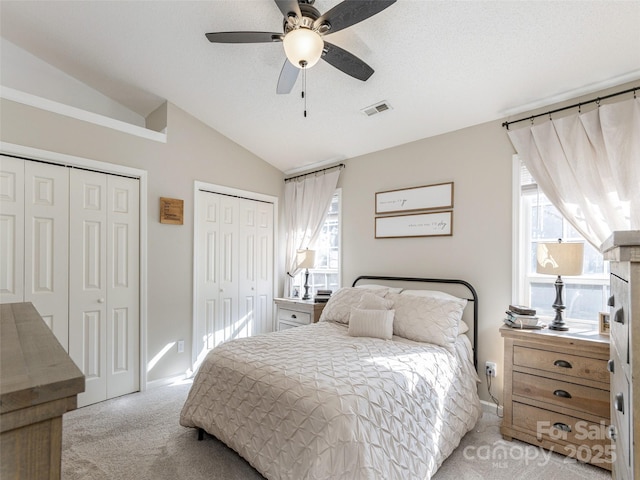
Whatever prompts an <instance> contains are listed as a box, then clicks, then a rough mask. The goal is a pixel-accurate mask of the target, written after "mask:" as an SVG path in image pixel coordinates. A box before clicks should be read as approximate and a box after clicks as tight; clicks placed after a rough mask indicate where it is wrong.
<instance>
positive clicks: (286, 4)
mask: <svg viewBox="0 0 640 480" xmlns="http://www.w3.org/2000/svg"><path fill="white" fill-rule="evenodd" d="M275 2H276V5H278V8H279V9H280V11H281V12H282V15H283V16H284V18H287V17H288V16H289V14H290V13H294V14H295V15H296V17H298V18H302V13H301V12H300V5H298V0H275Z"/></svg>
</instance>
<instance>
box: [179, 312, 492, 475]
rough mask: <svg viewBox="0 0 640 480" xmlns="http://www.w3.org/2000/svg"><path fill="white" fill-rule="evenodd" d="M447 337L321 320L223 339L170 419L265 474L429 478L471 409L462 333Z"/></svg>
mask: <svg viewBox="0 0 640 480" xmlns="http://www.w3.org/2000/svg"><path fill="white" fill-rule="evenodd" d="M394 338H396V337H394ZM463 339H464V340H463ZM456 346H457V348H456V352H455V353H452V352H450V351H448V350H446V349H444V348H442V347H439V346H435V345H429V344H418V343H415V342H409V341H404V342H401V341H393V340H380V339H374V338H364V337H361V338H355V337H350V336H348V335H347V327H346V326H344V325H338V324H334V323H328V322H320V323H317V324H313V325H308V326H304V327H297V328H292V329H288V330H285V331H282V332H277V333H271V334H266V335H258V336H255V337H250V338H244V339H240V340H234V341H229V342H227V343H224V344H222V345H219V346H218V347H216V348H215V349H214V350H212V351H211V352H210V353H209V355H208V356H207V357H206V359H205V360H204V362H203V363H202V365H201V367H200V369H199V371H198V373H197V375H196V378H195V380H194V383H193V386H192V388H191V391H190V392H189V396H188V398H187V401H186V402H185V405H184V407H183V409H182V412H181V415H180V423H181V425H184V426H186V427H201V428H204V429H205V430H206V431H207V432H209V433H211V434H213V435H215V436H216V437H218V438H219V439H220V440H222V441H223V442H224V443H226V444H227V445H228V446H229V447H231V448H233V449H234V450H236V451H237V452H238V453H239V454H240V455H241V456H242V457H244V458H245V459H246V460H248V461H249V463H251V464H252V465H253V466H254V467H255V468H256V469H257V470H258V471H260V472H261V473H262V474H263V475H264V476H265V477H267V478H268V479H292V480H302V479H331V480H336V479H348V480H357V479H384V480H392V479H402V480H407V479H422V480H425V479H429V478H430V477H431V476H432V475H433V474H434V472H435V471H436V470H437V469H438V467H439V466H440V464H441V463H442V462H443V461H444V460H445V459H446V458H447V456H449V454H450V453H451V452H452V451H453V450H454V449H455V448H456V447H457V446H458V444H459V442H460V439H461V438H462V436H464V434H465V433H466V432H468V431H469V430H470V429H471V428H473V426H474V425H475V423H476V421H477V420H478V418H479V417H480V411H481V410H480V403H479V400H478V396H477V383H476V382H477V376H476V374H475V370H473V367H472V365H471V366H469V360H468V359H469V358H470V356H469V343H468V340H467V339H466V337H464V336H463V335H461V336H460V340H459V341H458V343H457V344H456ZM461 358H465V359H466V360H465V362H466V364H465V365H462V366H461V362H462V360H461Z"/></svg>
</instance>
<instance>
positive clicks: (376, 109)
mask: <svg viewBox="0 0 640 480" xmlns="http://www.w3.org/2000/svg"><path fill="white" fill-rule="evenodd" d="M387 110H391V105H389V102H387V101H386V100H385V101H382V102H378V103H376V104H375V105H371V106H370V107H366V108H363V109H362V110H360V111H361V112H362V113H364V114H365V115H366V116H367V117H370V116H371V115H375V114H376V113H382V112H386V111H387Z"/></svg>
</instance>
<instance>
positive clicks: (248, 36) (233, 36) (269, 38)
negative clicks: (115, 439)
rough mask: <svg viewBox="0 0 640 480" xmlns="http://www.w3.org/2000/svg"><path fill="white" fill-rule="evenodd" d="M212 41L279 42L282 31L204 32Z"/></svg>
mask: <svg viewBox="0 0 640 480" xmlns="http://www.w3.org/2000/svg"><path fill="white" fill-rule="evenodd" d="M205 35H206V36H207V38H208V39H209V41H210V42H213V43H265V42H267V43H268V42H281V41H282V37H283V35H282V33H274V32H214V33H206V34H205Z"/></svg>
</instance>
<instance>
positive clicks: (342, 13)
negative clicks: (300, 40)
mask: <svg viewBox="0 0 640 480" xmlns="http://www.w3.org/2000/svg"><path fill="white" fill-rule="evenodd" d="M394 3H396V0H344V1H343V2H342V3H339V4H338V5H336V6H335V7H333V8H332V9H331V10H329V11H328V12H326V13H325V14H324V15H321V16H320V17H319V18H318V19H317V20H316V21H315V22H314V23H313V27H314V28H318V27H320V25H322V24H323V23H328V24H329V25H331V28H330V29H329V31H328V32H326V33H327V34H329V33H334V32H338V31H340V30H342V29H343V28H347V27H350V26H351V25H355V24H356V23H358V22H361V21H363V20H366V19H367V18H369V17H372V16H374V15H375V14H376V13H380V12H381V11H382V10H384V9H385V8H387V7H389V6H391V5H393V4H394Z"/></svg>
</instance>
